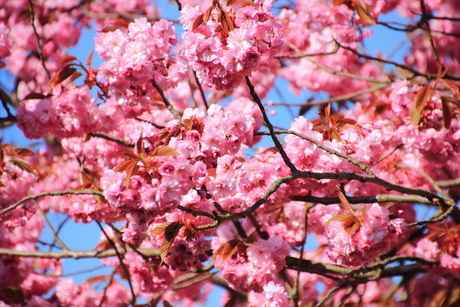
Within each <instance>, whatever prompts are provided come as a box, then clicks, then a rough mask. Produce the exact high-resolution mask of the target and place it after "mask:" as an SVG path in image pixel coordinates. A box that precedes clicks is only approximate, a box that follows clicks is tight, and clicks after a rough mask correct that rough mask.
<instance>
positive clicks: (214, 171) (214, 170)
mask: <svg viewBox="0 0 460 307" xmlns="http://www.w3.org/2000/svg"><path fill="white" fill-rule="evenodd" d="M207 171H208V176H209V177H216V176H217V168H215V167H211V168H208V169H207Z"/></svg>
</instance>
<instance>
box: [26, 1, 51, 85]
mask: <svg viewBox="0 0 460 307" xmlns="http://www.w3.org/2000/svg"><path fill="white" fill-rule="evenodd" d="M29 16H30V24H31V25H32V28H33V29H34V34H35V39H36V40H37V45H38V57H39V58H40V62H41V64H42V66H43V68H44V69H45V73H46V76H47V77H48V80H50V79H51V75H50V72H49V71H48V68H46V64H45V59H44V57H43V49H42V44H41V42H40V36H39V35H38V32H37V29H36V28H35V13H34V4H33V3H32V0H29Z"/></svg>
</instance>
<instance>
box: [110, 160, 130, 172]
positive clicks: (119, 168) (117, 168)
mask: <svg viewBox="0 0 460 307" xmlns="http://www.w3.org/2000/svg"><path fill="white" fill-rule="evenodd" d="M131 161H132V160H126V161H123V162H121V163H120V164H118V165H117V166H115V167H114V168H113V170H114V171H115V172H122V171H124V170H126V168H127V167H128V165H129V164H130V163H131Z"/></svg>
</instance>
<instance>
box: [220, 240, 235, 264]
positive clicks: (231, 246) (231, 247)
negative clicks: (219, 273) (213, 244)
mask: <svg viewBox="0 0 460 307" xmlns="http://www.w3.org/2000/svg"><path fill="white" fill-rule="evenodd" d="M238 243H239V241H238V240H230V241H228V242H227V243H224V244H222V245H221V246H220V247H219V248H218V249H217V250H216V251H215V252H214V257H215V256H218V255H220V256H221V257H222V263H224V262H225V261H227V259H228V258H230V257H231V256H233V255H234V254H235V253H236V252H237V251H238Z"/></svg>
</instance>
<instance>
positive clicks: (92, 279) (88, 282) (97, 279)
mask: <svg viewBox="0 0 460 307" xmlns="http://www.w3.org/2000/svg"><path fill="white" fill-rule="evenodd" d="M106 279H107V276H105V275H99V276H93V277H90V278H88V279H87V280H85V282H84V283H83V284H85V285H89V286H90V285H92V284H94V283H96V282H102V281H104V280H106Z"/></svg>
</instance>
